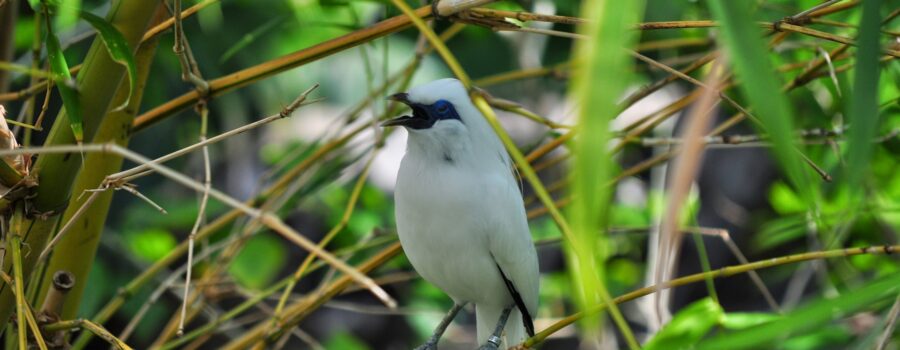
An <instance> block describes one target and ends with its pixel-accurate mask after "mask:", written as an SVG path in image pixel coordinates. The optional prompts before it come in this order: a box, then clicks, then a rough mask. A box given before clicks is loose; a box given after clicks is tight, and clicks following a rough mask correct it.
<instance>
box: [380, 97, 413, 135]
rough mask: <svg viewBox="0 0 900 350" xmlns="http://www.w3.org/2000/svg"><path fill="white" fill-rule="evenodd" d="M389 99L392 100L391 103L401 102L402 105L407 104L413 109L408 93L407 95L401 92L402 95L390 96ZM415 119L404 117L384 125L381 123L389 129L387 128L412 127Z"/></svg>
mask: <svg viewBox="0 0 900 350" xmlns="http://www.w3.org/2000/svg"><path fill="white" fill-rule="evenodd" d="M387 99H388V100H391V101H397V102H401V103H403V104H405V105H407V106H410V107H412V102H410V101H409V94H407V93H405V92H400V93H396V94H393V95H390V96H388V98H387ZM413 119H414V117H412V116H408V115H404V116H402V117H399V118H394V119H391V120H388V121H385V122H384V123H381V126H382V127H387V126H407V125H410V124H411V122H412V121H413Z"/></svg>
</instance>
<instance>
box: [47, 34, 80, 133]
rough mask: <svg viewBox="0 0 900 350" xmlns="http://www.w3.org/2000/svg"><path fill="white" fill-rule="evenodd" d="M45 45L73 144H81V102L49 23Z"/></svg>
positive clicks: (64, 57)
mask: <svg viewBox="0 0 900 350" xmlns="http://www.w3.org/2000/svg"><path fill="white" fill-rule="evenodd" d="M46 44H47V59H48V61H49V62H50V71H51V72H53V74H54V75H56V76H57V78H56V79H54V80H55V81H56V89H57V90H59V95H60V96H61V97H62V100H63V107H65V109H66V115H67V116H68V118H69V126H70V127H71V128H72V133H73V134H74V135H75V142H77V143H79V144H81V143H82V142H84V127H83V125H84V123H83V121H82V116H81V114H82V111H81V100H80V97H79V96H78V90H77V89H76V87H75V81H74V80H72V74H71V73H69V64H68V63H67V62H66V56H65V55H63V51H62V47H61V45H60V44H59V38H58V37H57V36H56V34H55V33H53V27H52V26H51V25H50V24H49V23H48V24H47V38H46Z"/></svg>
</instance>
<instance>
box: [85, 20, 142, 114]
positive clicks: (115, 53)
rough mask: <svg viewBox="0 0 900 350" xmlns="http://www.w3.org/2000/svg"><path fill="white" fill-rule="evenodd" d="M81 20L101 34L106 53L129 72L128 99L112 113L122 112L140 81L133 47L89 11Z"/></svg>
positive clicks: (110, 25) (117, 32) (114, 29)
mask: <svg viewBox="0 0 900 350" xmlns="http://www.w3.org/2000/svg"><path fill="white" fill-rule="evenodd" d="M81 18H82V19H84V20H85V21H86V22H88V23H89V24H90V25H91V26H92V27H94V29H96V30H97V33H98V34H100V38H101V39H102V40H103V44H104V45H105V46H106V52H107V53H109V57H111V58H112V60H113V61H115V62H116V63H118V64H121V65H122V66H124V67H125V69H126V70H127V72H128V98H127V99H125V101H124V102H122V104H121V105H119V106H117V107H115V108H113V109H112V111H118V110H121V109H123V108H125V106H128V102H129V101H130V100H131V95H132V94H133V93H134V90H135V84H136V83H137V80H138V78H137V65H136V64H135V61H134V54H133V51H132V50H131V47H129V46H128V42H127V41H126V40H125V37H124V36H123V35H122V33H121V32H119V30H118V29H116V27H114V26H113V25H112V24H110V23H109V22H107V21H106V20H105V19H103V18H102V17H100V16H97V15H95V14H93V13H90V12H87V11H81Z"/></svg>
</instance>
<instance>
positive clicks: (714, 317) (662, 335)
mask: <svg viewBox="0 0 900 350" xmlns="http://www.w3.org/2000/svg"><path fill="white" fill-rule="evenodd" d="M724 319H725V311H724V310H722V307H721V306H719V304H718V303H716V302H715V301H714V300H713V299H712V298H705V299H702V300H698V301H696V302H694V303H692V304H691V305H688V306H687V307H686V308H684V309H682V310H681V311H679V312H678V314H676V315H675V317H673V318H672V321H670V322H669V323H667V324H666V326H665V327H663V329H662V330H660V331H659V333H656V336H654V337H653V339H650V341H648V342H647V344H645V345H644V349H646V350H654V349H683V348H688V347H690V346H691V345H693V344H695V343H696V342H697V341H699V340H700V339H701V338H703V336H704V335H706V333H707V332H709V330H710V329H712V328H713V326H715V325H717V324H719V323H721V322H722V321H724Z"/></svg>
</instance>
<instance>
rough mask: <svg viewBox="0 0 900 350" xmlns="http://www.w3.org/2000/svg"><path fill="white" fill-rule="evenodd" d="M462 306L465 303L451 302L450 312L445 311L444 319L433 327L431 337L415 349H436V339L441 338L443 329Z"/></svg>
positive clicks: (445, 328)
mask: <svg viewBox="0 0 900 350" xmlns="http://www.w3.org/2000/svg"><path fill="white" fill-rule="evenodd" d="M463 306H466V303H462V304H453V307H452V308H450V312H447V315H446V316H444V319H443V320H441V323H439V324H438V326H437V328H435V329H434V333H433V334H432V335H431V338H429V339H428V341H427V342H425V344H422V345H420V346H419V347H417V348H415V350H437V344H438V340H440V339H441V336H442V335H444V331H445V330H447V326H449V325H450V322H452V321H453V319H454V318H455V317H456V314H458V313H459V310H462V308H463Z"/></svg>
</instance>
